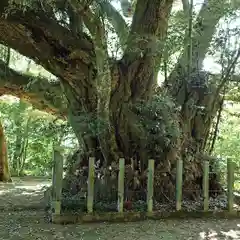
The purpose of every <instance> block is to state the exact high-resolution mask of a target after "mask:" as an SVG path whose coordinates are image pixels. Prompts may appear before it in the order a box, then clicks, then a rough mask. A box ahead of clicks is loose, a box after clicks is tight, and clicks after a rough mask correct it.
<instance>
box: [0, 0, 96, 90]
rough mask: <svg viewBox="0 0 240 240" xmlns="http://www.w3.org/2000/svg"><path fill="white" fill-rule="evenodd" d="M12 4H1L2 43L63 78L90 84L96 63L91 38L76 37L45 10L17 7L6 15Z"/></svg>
mask: <svg viewBox="0 0 240 240" xmlns="http://www.w3.org/2000/svg"><path fill="white" fill-rule="evenodd" d="M10 2H11V1H7V0H3V1H2V2H1V5H0V15H1V17H0V32H1V35H0V43H3V44H4V45H6V46H9V47H11V48H13V49H16V50H17V51H19V52H20V53H21V54H23V55H24V56H27V57H29V58H31V59H33V60H34V61H35V62H36V63H38V64H40V65H42V66H43V67H44V68H45V69H47V70H48V71H49V72H51V73H52V74H54V75H55V76H57V77H59V78H60V79H64V80H66V79H67V81H69V82H71V83H72V84H76V82H77V83H78V85H79V82H80V83H81V84H82V85H85V86H86V85H88V82H87V80H88V77H89V69H92V68H93V67H92V66H94V64H95V53H94V47H93V43H92V41H91V39H90V38H89V37H88V36H87V35H86V34H85V33H81V34H79V35H77V36H76V34H74V33H72V32H71V31H69V29H67V28H65V27H63V26H61V25H60V24H58V22H57V20H56V19H54V18H53V17H51V16H49V15H48V14H47V13H46V12H44V11H43V10H39V9H35V10H33V9H30V8H27V9H26V10H25V11H24V12H23V11H22V10H20V7H19V6H18V5H16V4H15V5H14V7H15V9H14V11H10V13H8V14H7V16H6V14H5V13H4V9H3V7H5V9H6V8H9V7H10Z"/></svg>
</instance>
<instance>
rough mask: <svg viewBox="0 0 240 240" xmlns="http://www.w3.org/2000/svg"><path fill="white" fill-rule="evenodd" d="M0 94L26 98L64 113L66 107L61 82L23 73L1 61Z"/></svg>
mask: <svg viewBox="0 0 240 240" xmlns="http://www.w3.org/2000/svg"><path fill="white" fill-rule="evenodd" d="M0 94H1V95H3V94H9V95H13V96H16V97H19V98H23V99H26V100H27V101H28V102H30V103H31V104H33V105H34V107H36V108H38V109H40V110H44V111H47V112H50V113H54V114H60V115H63V114H64V111H65V109H66V106H65V103H64V99H63V97H62V96H63V94H62V90H61V87H60V82H49V81H48V80H47V79H46V78H40V77H33V76H30V75H26V74H21V73H18V72H16V71H14V70H13V69H11V68H9V67H8V66H7V65H6V64H5V63H4V62H3V61H0Z"/></svg>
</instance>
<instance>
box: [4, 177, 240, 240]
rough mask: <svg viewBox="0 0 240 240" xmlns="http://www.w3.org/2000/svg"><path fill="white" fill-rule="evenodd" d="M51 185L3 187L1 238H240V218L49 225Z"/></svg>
mask: <svg viewBox="0 0 240 240" xmlns="http://www.w3.org/2000/svg"><path fill="white" fill-rule="evenodd" d="M48 184H50V182H49V181H48V179H40V178H28V177H25V178H15V179H14V182H13V183H12V184H0V239H14V240H15V239H16V240H21V239H24V240H35V239H38V240H43V239H48V240H51V239H68V240H81V239H82V240H105V239H106V240H107V239H109V240H110V239H113V240H120V239H125V240H134V239H138V240H145V239H148V240H155V239H156V240H157V239H166V240H171V239H174V240H175V239H176V240H177V239H180V240H187V239H195V240H197V239H211V240H217V239H240V219H239V220H226V219H221V220H217V219H208V220H204V219H202V220H199V219H196V220H193V219H191V220H162V221H144V222H135V223H122V224H110V223H108V224H107V223H101V224H84V225H65V226H62V225H54V224H50V223H47V222H46V221H45V220H44V215H45V214H44V211H43V207H42V209H41V206H43V203H42V200H41V199H42V197H43V190H42V187H43V186H44V185H48ZM21 206H22V207H23V206H25V207H24V208H22V207H21ZM26 208H29V209H32V210H27V209H26Z"/></svg>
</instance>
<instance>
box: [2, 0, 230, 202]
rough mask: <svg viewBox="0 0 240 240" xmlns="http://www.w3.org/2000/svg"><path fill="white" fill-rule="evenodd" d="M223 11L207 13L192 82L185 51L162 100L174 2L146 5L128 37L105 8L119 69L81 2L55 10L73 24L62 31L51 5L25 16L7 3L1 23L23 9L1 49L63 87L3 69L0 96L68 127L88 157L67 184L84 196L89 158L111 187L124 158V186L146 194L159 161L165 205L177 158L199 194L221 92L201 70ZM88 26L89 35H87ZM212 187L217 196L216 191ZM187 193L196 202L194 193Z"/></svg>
mask: <svg viewBox="0 0 240 240" xmlns="http://www.w3.org/2000/svg"><path fill="white" fill-rule="evenodd" d="M13 2H14V1H13ZM59 2H60V1H59ZM225 2H226V1H223V0H221V1H217V3H218V4H215V5H214V3H216V1H214V0H211V1H208V3H206V4H204V6H203V8H202V10H201V11H200V14H199V21H200V20H201V21H202V24H203V26H204V27H203V28H201V31H196V32H197V33H196V34H197V35H196V34H195V35H194V37H193V54H192V55H193V59H192V61H193V64H192V65H193V67H192V71H191V72H192V73H193V74H192V76H191V77H189V76H188V75H187V74H186V71H185V70H184V69H185V65H186V64H187V61H186V51H187V50H186V47H183V49H184V50H183V55H182V56H181V58H180V59H179V61H178V64H177V65H176V68H175V69H174V71H173V72H172V73H171V75H170V77H169V81H168V83H167V84H166V86H164V87H163V88H162V89H161V91H160V92H157V93H156V92H155V85H156V72H157V71H158V69H156V67H157V66H158V65H159V59H161V56H162V52H163V49H164V42H165V38H166V34H167V27H168V17H169V14H170V11H171V7H172V3H173V0H138V1H137V4H136V9H135V13H134V15H133V21H132V25H131V29H130V30H129V33H128V32H127V25H126V24H125V22H124V20H123V18H122V17H121V15H120V14H119V13H118V12H117V11H116V10H114V8H113V7H112V6H111V5H109V3H108V2H107V1H106V2H105V1H102V2H101V3H99V4H100V5H99V8H100V9H97V10H96V9H95V10H96V11H97V12H98V11H99V10H101V11H105V13H106V15H107V17H109V21H110V22H111V24H112V25H113V26H114V28H115V30H116V31H117V34H118V37H119V39H120V42H121V44H122V45H123V46H122V49H123V56H122V58H121V59H120V60H113V59H109V57H108V53H107V43H106V34H105V33H106V32H105V26H104V20H105V19H103V18H104V16H101V15H100V16H99V15H97V14H96V13H95V12H93V10H91V8H89V7H88V6H86V7H83V6H81V5H78V4H77V3H76V2H75V1H69V3H68V5H64V6H63V5H61V4H60V5H61V6H59V5H56V6H55V7H56V8H57V9H58V10H59V11H60V12H61V11H62V9H63V8H64V14H68V15H69V19H70V24H69V23H68V21H64V19H63V20H62V22H61V23H60V22H58V21H59V20H57V19H56V16H55V15H54V13H53V12H54V11H53V6H50V5H48V2H47V1H46V3H43V2H41V4H40V5H41V6H38V4H37V3H36V5H34V7H33V6H24V12H23V10H22V9H21V6H19V3H16V4H14V3H12V1H8V0H3V1H2V3H1V5H0V13H1V14H3V13H4V8H7V9H9V8H10V3H11V8H15V9H14V11H10V12H8V14H5V15H4V17H1V18H0V31H1V32H2V33H4V34H1V35H0V42H1V43H3V44H5V45H7V46H10V47H11V48H14V49H16V50H18V51H19V52H20V53H21V54H23V55H25V56H28V57H30V58H31V59H33V60H34V61H36V62H37V63H39V64H41V65H42V66H43V67H44V68H45V69H47V70H48V71H49V72H51V73H52V74H54V75H55V76H56V77H57V78H58V80H56V81H51V82H50V81H48V80H47V79H40V78H36V79H35V80H34V81H32V78H31V77H29V76H27V75H24V74H19V73H17V72H15V71H14V70H12V69H9V68H8V67H6V64H4V62H0V69H1V70H2V71H0V90H1V92H2V93H6V92H8V93H9V92H11V94H14V95H16V96H19V97H22V98H25V99H28V100H29V101H30V102H32V103H33V104H35V105H36V106H37V107H39V108H42V109H46V110H47V111H50V112H53V113H55V114H58V115H60V116H64V117H66V118H67V119H68V121H69V122H70V124H71V125H72V127H73V129H74V131H75V133H76V136H77V138H78V141H79V145H80V149H81V150H79V151H78V153H76V154H74V157H73V158H72V159H71V160H69V166H68V172H67V177H66V182H65V183H66V184H65V187H66V188H67V189H68V190H70V191H71V192H72V193H76V192H77V191H78V190H79V188H82V187H83V186H82V183H79V179H81V178H80V177H79V176H76V174H77V173H78V174H81V173H82V170H83V169H85V168H84V167H85V166H87V165H88V157H90V156H93V157H96V160H99V168H101V167H102V169H104V171H103V172H102V174H103V175H104V177H105V178H106V179H108V177H109V175H111V177H109V178H111V179H114V180H113V182H114V183H113V188H114V187H116V178H115V177H114V174H110V172H109V171H110V170H106V169H107V167H108V166H110V165H111V167H112V170H111V171H116V172H117V167H115V166H117V164H118V159H119V158H120V157H124V158H125V159H126V165H128V166H131V167H127V174H128V175H127V176H128V177H127V182H126V187H128V188H134V189H138V190H143V191H144V188H145V186H146V168H147V160H148V159H149V158H153V159H155V165H156V177H155V187H156V191H155V194H156V199H158V200H160V199H162V198H165V197H167V199H168V198H169V197H173V195H174V192H175V187H174V182H175V173H176V171H175V170H176V160H177V159H179V158H182V159H183V160H184V168H185V176H184V184H185V185H187V186H188V187H191V188H194V189H199V188H200V186H201V177H202V167H201V166H202V163H201V161H202V157H201V156H202V155H201V154H203V152H204V149H205V146H206V142H207V138H208V134H209V130H210V126H211V122H212V119H213V118H214V116H215V113H216V110H217V108H218V104H219V96H218V94H219V91H216V89H215V88H214V85H213V84H212V85H211V84H206V81H207V80H208V79H207V78H206V77H205V76H203V74H202V72H201V71H199V69H198V68H196V67H195V66H199V61H200V62H202V59H203V58H204V57H205V54H206V52H207V49H208V47H209V43H210V40H211V39H212V36H213V33H214V30H215V27H216V24H217V22H218V20H219V18H220V17H221V16H222V15H223V12H224V11H222V10H221V9H222V8H221V7H222V5H224V4H223V3H225ZM42 4H44V5H42ZM216 5H217V6H218V7H219V8H220V10H221V11H218V14H215V13H213V12H212V9H213V10H214V9H216V8H213V6H216ZM43 8H44V9H45V11H43ZM65 10H66V11H65ZM218 10H219V9H218ZM219 12H220V13H219ZM109 15H110V16H109ZM113 15H114V16H115V18H113V17H112V16H113ZM79 16H81V19H79ZM209 16H211V17H212V19H209ZM213 16H214V17H213ZM215 16H216V17H215ZM117 19H118V20H117ZM82 23H84V26H85V27H87V29H88V33H86V32H84V31H83V27H79V26H82V25H83V24H82ZM209 23H211V24H209ZM120 26H122V27H120ZM13 33H14V37H13ZM126 35H127V36H128V37H127V39H126V38H125V39H124V37H125V36H126ZM90 36H91V37H90ZM199 41H200V44H198V43H199ZM200 53H201V54H200ZM199 54H200V55H199ZM200 65H201V64H200ZM6 79H7V81H6ZM188 80H191V81H190V82H188ZM197 83H199V84H198V85H196V84H197ZM26 86H27V87H26ZM200 87H201V88H200ZM202 87H203V88H202ZM62 93H64V97H62ZM214 93H216V94H214ZM169 96H171V98H170V97H169ZM213 96H214V98H213ZM179 107H180V111H179V110H178V109H179ZM116 172H115V176H116ZM75 180H78V181H77V182H76V181H75ZM102 184H103V183H102ZM79 185H80V186H79ZM100 185H101V184H100ZM213 185H214V184H213ZM213 185H212V186H210V187H213V188H216V185H214V186H213ZM109 188H110V187H106V186H105V185H104V187H103V189H109ZM186 192H188V197H189V196H190V197H192V196H193V194H195V193H193V192H191V194H189V193H190V192H189V191H186ZM196 194H199V191H198V192H196ZM186 196H187V195H186Z"/></svg>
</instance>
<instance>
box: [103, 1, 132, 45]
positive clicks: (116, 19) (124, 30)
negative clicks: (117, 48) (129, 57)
mask: <svg viewBox="0 0 240 240" xmlns="http://www.w3.org/2000/svg"><path fill="white" fill-rule="evenodd" d="M99 4H100V6H101V8H102V10H103V12H104V13H105V14H106V16H107V18H108V21H109V22H110V23H111V24H112V26H113V27H114V29H115V31H116V33H117V35H118V37H119V41H120V44H121V47H122V48H123V49H125V44H126V39H127V36H128V30H129V29H128V26H127V24H126V22H125V20H124V19H123V17H122V16H121V14H120V13H119V12H118V11H117V10H116V9H115V8H114V7H113V6H112V4H111V3H110V2H109V1H107V0H100V1H99Z"/></svg>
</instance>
